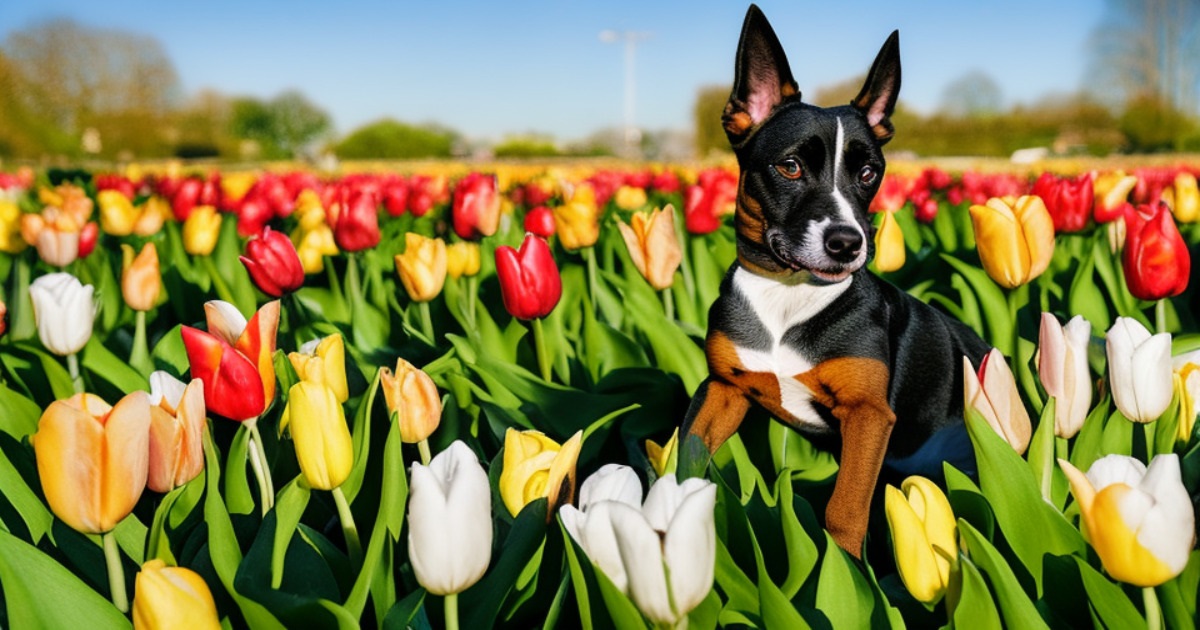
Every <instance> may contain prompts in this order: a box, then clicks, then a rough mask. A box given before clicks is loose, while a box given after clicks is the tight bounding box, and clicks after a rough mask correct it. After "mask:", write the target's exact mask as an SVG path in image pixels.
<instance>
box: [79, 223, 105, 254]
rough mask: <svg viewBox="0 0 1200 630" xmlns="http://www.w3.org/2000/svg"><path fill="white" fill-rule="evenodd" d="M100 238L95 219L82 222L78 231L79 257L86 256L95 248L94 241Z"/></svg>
mask: <svg viewBox="0 0 1200 630" xmlns="http://www.w3.org/2000/svg"><path fill="white" fill-rule="evenodd" d="M98 240H100V226H99V225H98V224H97V223H96V222H95V221H88V222H87V223H85V224H83V229H82V230H80V231H79V257H80V258H87V257H88V255H90V254H91V253H92V251H94V250H95V249H96V241H98Z"/></svg>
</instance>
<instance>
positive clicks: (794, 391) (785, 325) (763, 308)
mask: <svg viewBox="0 0 1200 630" xmlns="http://www.w3.org/2000/svg"><path fill="white" fill-rule="evenodd" d="M852 281H853V277H848V278H846V279H845V280H843V281H841V282H838V283H836V284H830V285H823V286H818V285H812V284H806V283H793V284H788V283H785V282H780V281H778V280H773V279H770V278H764V277H762V276H759V275H756V274H753V273H750V272H749V271H746V270H745V269H738V270H737V271H736V272H734V275H733V284H734V286H735V287H736V288H737V289H738V291H740V292H741V294H742V295H744V296H746V299H747V300H748V301H749V302H750V308H751V310H753V311H754V314H755V316H756V317H758V321H759V322H760V323H762V325H763V328H765V329H766V330H767V334H768V335H770V338H771V349H770V350H752V349H749V348H743V347H740V346H738V347H737V353H738V359H739V360H740V361H741V362H742V366H743V367H745V368H746V369H747V370H749V371H751V372H767V373H769V374H774V375H775V377H776V378H777V379H778V381H779V396H780V404H781V405H782V406H783V408H784V410H786V411H787V412H788V413H790V414H791V415H792V416H793V417H794V418H795V420H796V421H797V422H799V423H800V424H803V425H805V426H807V427H808V428H810V429H811V430H814V431H820V432H824V431H828V430H829V425H828V424H826V423H825V421H824V420H822V419H821V416H820V415H819V414H818V413H817V412H816V410H815V409H813V407H812V405H811V404H810V403H811V400H812V392H810V391H809V390H808V388H807V387H805V386H804V385H802V384H801V383H800V381H798V380H796V378H795V377H796V375H798V374H803V373H804V372H807V371H809V370H811V369H812V368H813V363H812V361H811V360H809V359H808V358H806V357H804V356H803V355H801V354H800V353H799V352H797V351H796V350H795V349H794V348H792V347H791V346H789V345H787V344H785V343H783V336H784V334H786V333H787V331H788V330H790V329H791V328H792V327H794V326H797V325H799V324H802V323H804V322H806V321H808V320H809V319H811V318H812V317H813V316H814V315H816V314H817V313H820V312H821V311H822V310H824V309H825V307H827V306H829V304H830V303H832V302H833V301H834V300H836V299H837V298H838V296H840V295H841V294H842V293H844V292H845V291H846V289H848V288H850V283H851V282H852Z"/></svg>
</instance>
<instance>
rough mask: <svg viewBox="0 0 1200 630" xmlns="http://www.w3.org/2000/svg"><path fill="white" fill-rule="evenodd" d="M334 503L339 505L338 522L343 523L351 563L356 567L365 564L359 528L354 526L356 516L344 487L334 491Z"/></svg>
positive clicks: (343, 533) (343, 532)
mask: <svg viewBox="0 0 1200 630" xmlns="http://www.w3.org/2000/svg"><path fill="white" fill-rule="evenodd" d="M333 502H334V504H336V505H337V511H338V520H340V521H341V522H342V535H344V536H345V537H346V549H347V550H348V551H349V552H350V563H351V564H353V565H354V566H355V567H361V566H362V564H363V552H362V542H361V541H359V539H358V527H357V526H355V525H354V514H353V513H352V512H351V511H350V503H349V502H347V501H346V495H345V494H344V493H343V492H342V487H341V486H338V487H336V488H334V489H333Z"/></svg>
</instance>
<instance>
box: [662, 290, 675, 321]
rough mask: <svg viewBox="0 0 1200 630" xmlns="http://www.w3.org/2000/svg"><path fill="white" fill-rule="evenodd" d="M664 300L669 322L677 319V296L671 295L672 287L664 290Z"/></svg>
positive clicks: (665, 312) (664, 308)
mask: <svg viewBox="0 0 1200 630" xmlns="http://www.w3.org/2000/svg"><path fill="white" fill-rule="evenodd" d="M662 298H663V313H664V314H665V315H666V316H667V321H671V320H673V319H675V295H674V294H673V293H671V287H667V288H665V289H663V290H662Z"/></svg>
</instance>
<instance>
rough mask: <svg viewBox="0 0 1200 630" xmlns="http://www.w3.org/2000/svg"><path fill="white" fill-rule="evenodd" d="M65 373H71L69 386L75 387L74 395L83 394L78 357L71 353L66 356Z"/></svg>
mask: <svg viewBox="0 0 1200 630" xmlns="http://www.w3.org/2000/svg"><path fill="white" fill-rule="evenodd" d="M67 371H68V372H70V373H71V385H73V386H75V393H76V394H82V393H83V375H81V374H80V373H79V355H78V354H76V353H74V352H72V353H71V354H68V355H67Z"/></svg>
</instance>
